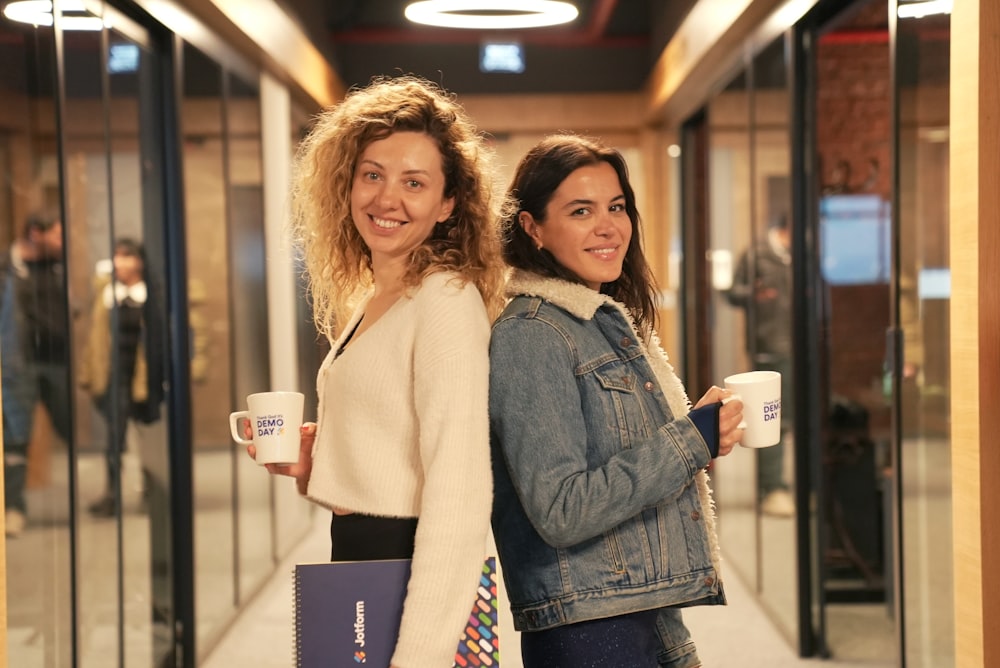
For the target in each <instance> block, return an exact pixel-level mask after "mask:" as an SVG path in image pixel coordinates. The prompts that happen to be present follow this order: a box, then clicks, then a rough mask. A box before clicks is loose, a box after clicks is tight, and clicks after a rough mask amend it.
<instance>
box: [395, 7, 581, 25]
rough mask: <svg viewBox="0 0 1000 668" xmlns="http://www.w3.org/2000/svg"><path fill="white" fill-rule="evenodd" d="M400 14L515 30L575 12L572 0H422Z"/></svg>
mask: <svg viewBox="0 0 1000 668" xmlns="http://www.w3.org/2000/svg"><path fill="white" fill-rule="evenodd" d="M404 14H405V15H406V18H408V19H409V20H410V21H413V22H414V23H422V24H424V25H430V26H438V27H441V28H469V29H474V30H512V29H515V30H516V29H520V28H541V27H544V26H554V25H559V24H561V23H569V22H570V21H572V20H573V19H575V18H576V17H577V15H578V14H579V12H578V11H577V9H576V7H574V6H573V5H572V3H569V2H555V1H554V0H520V1H518V0H506V1H504V2H499V1H497V2H493V1H490V0H425V1H424V2H414V3H411V4H410V5H408V6H407V7H406V11H405V12H404Z"/></svg>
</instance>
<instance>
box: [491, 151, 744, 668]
mask: <svg viewBox="0 0 1000 668" xmlns="http://www.w3.org/2000/svg"><path fill="white" fill-rule="evenodd" d="M510 195H511V196H512V198H513V199H515V200H516V208H517V211H516V213H515V214H514V216H513V218H512V219H511V220H510V221H509V223H510V225H509V231H508V237H507V240H506V244H505V248H504V256H505V259H506V261H507V263H508V264H509V265H511V267H512V268H513V273H512V276H511V279H510V281H509V283H508V288H507V292H508V294H509V295H510V296H511V297H512V300H511V301H510V303H509V304H508V306H507V308H506V310H505V311H504V312H503V314H502V315H501V316H500V318H499V319H498V320H497V321H496V323H495V324H494V327H493V333H492V339H491V344H490V426H491V435H492V445H493V455H494V456H493V462H494V464H493V466H494V484H495V499H494V509H493V530H494V534H495V537H496V541H497V546H498V548H499V554H500V560H501V563H502V565H503V571H504V577H505V583H506V587H507V593H508V595H509V599H510V603H511V610H512V613H513V616H514V623H515V626H516V628H517V629H519V630H520V631H522V634H521V649H522V657H523V661H524V666H525V668H538V667H541V666H573V667H574V668H584V667H587V666H594V667H597V666H629V667H630V668H640V667H654V666H678V667H684V668H690V667H692V666H698V665H700V661H699V659H698V655H697V651H696V649H695V647H694V643H693V642H692V641H691V639H690V636H689V634H688V632H687V629H686V628H685V626H684V623H683V621H682V619H681V615H680V611H679V608H680V607H683V606H688V605H701V604H721V603H724V602H725V597H724V594H723V590H722V583H721V580H720V575H719V557H718V541H717V538H716V535H715V526H714V524H715V521H714V514H713V506H712V500H711V492H710V490H709V486H708V479H707V476H706V474H705V472H704V468H705V467H706V466H707V465H708V464H709V462H711V460H712V458H713V457H716V456H720V455H725V454H727V453H729V452H730V450H732V448H733V446H734V445H735V444H736V443H737V442H738V441H739V439H740V437H741V435H742V430H740V429H738V427H737V425H738V424H739V423H740V421H741V419H742V404H741V403H740V402H739V401H738V400H733V401H729V402H727V403H726V404H725V405H723V403H722V400H723V399H724V398H726V397H727V395H728V394H729V393H728V392H727V391H726V390H723V389H720V388H717V387H712V388H711V389H709V390H708V392H706V393H705V395H704V396H703V397H702V398H701V400H699V402H698V403H697V405H696V406H695V407H694V408H693V409H691V408H690V402H689V400H688V397H687V394H686V392H685V390H684V388H683V386H682V385H681V383H680V381H679V379H678V378H677V376H676V375H675V374H674V371H673V369H672V367H671V366H670V364H669V362H668V361H667V357H666V355H665V354H664V352H663V351H662V349H661V348H660V345H659V342H658V339H657V336H656V333H655V329H654V325H655V322H654V321H655V303H654V295H655V294H656V292H655V286H654V283H653V280H652V276H651V272H650V270H649V267H648V265H647V263H646V260H645V258H644V257H643V253H642V244H641V242H640V238H639V214H638V212H637V210H636V204H635V195H634V193H633V190H632V187H631V185H630V184H629V180H628V173H627V169H626V165H625V161H624V159H623V158H622V156H621V155H620V154H619V153H618V152H617V151H615V150H613V149H610V148H607V147H605V146H602V145H600V144H599V143H597V142H595V141H592V140H588V139H585V138H582V137H578V136H575V135H557V136H553V137H549V138H546V139H545V140H543V141H542V142H541V143H539V144H538V145H536V146H535V147H534V148H533V149H531V150H530V151H529V152H528V153H527V155H525V157H524V158H523V159H522V160H521V162H520V164H519V165H518V168H517V170H516V173H515V176H514V180H513V183H512V185H511V188H510Z"/></svg>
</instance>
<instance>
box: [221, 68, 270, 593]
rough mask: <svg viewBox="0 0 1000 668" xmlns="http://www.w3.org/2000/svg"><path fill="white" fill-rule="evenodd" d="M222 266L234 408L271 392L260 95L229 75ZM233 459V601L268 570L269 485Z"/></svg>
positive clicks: (245, 462)
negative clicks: (226, 263)
mask: <svg viewBox="0 0 1000 668" xmlns="http://www.w3.org/2000/svg"><path fill="white" fill-rule="evenodd" d="M228 81H229V87H228V90H229V95H228V97H227V98H226V130H227V135H226V138H227V144H226V146H227V149H228V154H229V155H228V158H229V183H228V192H229V234H230V238H229V260H230V263H231V266H232V274H231V275H230V280H231V281H232V284H231V290H232V313H233V322H234V323H236V326H235V327H234V329H233V331H232V339H231V340H232V345H233V353H234V359H235V361H236V366H235V368H234V371H235V375H234V387H235V390H236V403H237V405H239V406H241V407H242V406H243V405H245V403H246V395H248V394H251V393H253V392H262V391H266V390H269V389H271V387H270V386H271V380H270V369H269V367H268V359H269V355H268V335H267V333H268V329H267V284H266V283H267V281H266V278H267V277H266V271H265V269H266V267H267V262H266V256H265V252H264V200H263V178H262V168H261V139H260V91H259V89H258V88H257V85H256V82H254V83H250V82H248V81H244V80H243V79H240V78H239V77H236V76H234V75H231V74H230V75H229V76H228ZM238 454H239V455H240V456H238V457H237V458H236V472H237V479H236V489H237V493H238V494H237V498H238V502H237V516H236V518H237V536H238V540H239V542H238V544H237V554H238V555H239V561H238V568H239V573H240V577H239V583H240V585H239V592H238V594H239V597H240V600H245V599H246V598H247V597H249V596H250V594H252V593H253V592H254V591H256V590H257V588H258V587H259V586H260V585H261V584H263V582H264V579H265V578H266V577H267V576H268V575H269V574H270V573H271V570H272V568H273V566H274V546H273V536H274V530H273V525H272V522H273V518H272V504H271V488H272V485H273V484H274V481H273V480H272V479H271V476H270V475H267V474H266V473H265V471H264V469H262V468H261V467H260V466H258V465H257V464H255V463H254V462H253V460H251V459H250V458H249V457H247V456H246V455H245V453H244V452H243V451H242V450H240V451H239V453H238Z"/></svg>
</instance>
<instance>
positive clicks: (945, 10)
mask: <svg viewBox="0 0 1000 668" xmlns="http://www.w3.org/2000/svg"><path fill="white" fill-rule="evenodd" d="M953 4H954V3H953V1H952V0H921V1H920V2H908V3H906V4H903V3H900V4H899V5H898V6H897V7H896V16H898V17H899V18H901V19H922V18H924V17H925V16H933V15H934V14H951V10H952V6H953Z"/></svg>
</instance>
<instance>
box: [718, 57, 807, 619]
mask: <svg viewBox="0 0 1000 668" xmlns="http://www.w3.org/2000/svg"><path fill="white" fill-rule="evenodd" d="M790 108H791V100H790V99H789V88H788V65H787V63H786V61H785V40H784V38H783V37H782V38H779V39H777V40H775V41H774V42H773V43H772V44H771V45H770V46H768V47H767V48H766V49H764V50H763V51H762V52H761V53H760V54H758V55H757V56H756V57H755V58H754V61H753V160H754V164H753V183H754V187H753V191H754V192H753V199H754V202H753V207H754V245H753V246H752V247H751V248H748V249H746V250H745V251H744V253H743V255H741V257H740V260H739V261H738V263H737V270H736V274H735V276H736V279H735V281H734V286H733V291H732V292H731V293H730V294H733V295H739V296H740V298H739V299H737V300H736V301H737V302H739V303H740V305H741V306H742V307H743V308H744V317H746V318H747V320H746V324H747V327H748V329H747V331H748V334H749V336H748V337H747V346H748V353H749V356H750V361H751V364H752V366H753V368H754V369H765V370H772V371H778V372H779V373H781V379H782V402H781V422H782V429H781V432H782V440H781V442H780V443H779V444H778V445H775V446H773V447H770V448H762V449H760V450H758V451H757V483H758V498H759V500H760V506H759V508H758V510H759V514H758V521H759V523H760V524H759V531H760V553H761V563H760V575H761V581H760V590H761V599H762V602H763V603H764V604H765V606H766V607H767V609H768V610H769V611H770V612H771V613H772V614H773V615H774V616H775V618H776V623H778V624H779V626H780V627H781V628H782V630H784V631H785V633H786V635H788V637H790V638H792V637H796V636H797V635H798V632H797V629H798V607H797V599H796V594H797V582H796V569H795V559H796V551H795V522H794V517H795V503H794V497H793V495H792V493H791V490H792V489H794V480H793V477H792V475H793V472H794V465H793V457H794V454H795V443H794V440H793V437H794V422H793V420H794V413H793V408H794V405H793V403H794V402H793V396H794V394H793V392H792V378H793V368H792V331H793V328H792V311H791V306H792V257H791V237H792V234H793V233H799V232H793V228H795V227H797V226H795V225H793V223H792V220H791V217H790V215H791V204H792V202H791V182H790V175H789V168H790V165H791V155H790V151H789V141H790V138H791V134H790V126H789V123H788V110H789V109H790Z"/></svg>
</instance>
